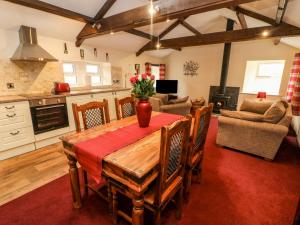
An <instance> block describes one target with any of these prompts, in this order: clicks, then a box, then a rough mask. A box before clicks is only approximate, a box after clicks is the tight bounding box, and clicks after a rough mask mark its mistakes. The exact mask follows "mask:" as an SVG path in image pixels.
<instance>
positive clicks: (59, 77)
mask: <svg viewBox="0 0 300 225" xmlns="http://www.w3.org/2000/svg"><path fill="white" fill-rule="evenodd" d="M37 33H38V31H37ZM38 42H39V45H40V46H41V47H43V48H44V49H45V50H47V51H48V52H49V53H50V54H52V55H53V56H54V57H56V58H57V59H58V60H59V62H51V63H32V62H26V63H15V62H12V61H10V60H9V59H10V57H11V56H12V55H13V53H14V52H15V50H16V49H17V47H18V45H19V34H18V32H17V31H11V30H3V29H0V95H6V94H20V93H24V92H25V93H31V92H34V91H36V92H41V91H45V92H49V91H51V89H52V87H53V82H54V81H63V72H62V66H61V63H62V62H63V61H83V60H82V59H81V58H80V49H83V50H84V56H85V57H84V61H88V62H105V61H106V53H108V55H109V63H111V65H112V66H116V67H119V68H121V70H122V76H121V81H120V84H121V86H123V87H124V86H125V75H127V77H126V80H128V79H129V76H130V75H131V74H133V73H134V64H141V72H143V71H144V64H145V63H146V62H151V63H163V62H164V60H163V59H162V58H156V57H151V56H148V55H145V54H144V55H141V56H139V57H136V56H135V53H129V52H124V51H117V50H111V49H102V48H101V49H100V48H97V52H98V54H97V57H95V55H94V47H93V46H87V45H82V46H81V47H80V48H77V47H76V46H75V43H74V42H70V41H64V40H60V39H55V38H51V37H45V36H40V35H38ZM64 43H67V47H68V54H64ZM38 71H40V72H38ZM8 82H12V83H15V89H10V90H8V89H7V87H6V83H8ZM126 86H127V87H129V86H130V84H129V83H128V82H127V83H126Z"/></svg>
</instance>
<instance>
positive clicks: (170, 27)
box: [136, 17, 187, 56]
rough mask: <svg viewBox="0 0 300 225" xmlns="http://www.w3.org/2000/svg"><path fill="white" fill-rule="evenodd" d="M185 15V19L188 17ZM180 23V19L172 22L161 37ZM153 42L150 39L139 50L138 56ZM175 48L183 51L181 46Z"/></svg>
mask: <svg viewBox="0 0 300 225" xmlns="http://www.w3.org/2000/svg"><path fill="white" fill-rule="evenodd" d="M186 18H187V17H185V18H184V19H186ZM179 24H180V20H176V21H175V22H174V23H172V24H171V25H170V26H169V27H167V29H165V30H164V31H163V32H162V33H161V34H160V35H159V38H160V39H161V38H163V37H165V36H166V35H167V34H168V33H170V32H171V31H172V30H173V29H174V28H175V27H177V26H178V25H179ZM149 44H151V41H149V42H148V43H147V44H145V45H144V46H143V47H142V48H141V49H140V50H138V51H137V53H136V56H140V55H141V54H142V53H143V52H144V51H145V50H144V49H145V48H146V47H147V46H148V45H149ZM173 49H175V50H178V51H181V48H173Z"/></svg>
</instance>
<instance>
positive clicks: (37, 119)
mask: <svg viewBox="0 0 300 225" xmlns="http://www.w3.org/2000/svg"><path fill="white" fill-rule="evenodd" d="M31 116H32V122H33V130H34V134H40V133H44V132H47V131H51V130H56V129H59V128H63V127H67V126H69V121H68V112H67V105H66V104H56V105H47V106H37V107H32V108H31Z"/></svg>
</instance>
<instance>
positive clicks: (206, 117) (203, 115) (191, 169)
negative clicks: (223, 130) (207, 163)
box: [184, 103, 213, 201]
mask: <svg viewBox="0 0 300 225" xmlns="http://www.w3.org/2000/svg"><path fill="white" fill-rule="evenodd" d="M212 110H213V103H210V104H209V105H208V106H203V107H202V108H200V109H197V110H196V113H195V119H194V124H193V130H192V135H191V137H190V145H189V152H188V157H187V163H186V172H185V191H184V192H185V193H184V195H185V198H186V200H187V201H188V200H189V194H190V189H191V184H192V176H193V174H196V177H197V182H200V177H201V166H202V160H203V154H204V145H205V141H206V136H207V133H208V128H209V124H210V119H211V114H212Z"/></svg>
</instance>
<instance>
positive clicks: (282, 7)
mask: <svg viewBox="0 0 300 225" xmlns="http://www.w3.org/2000/svg"><path fill="white" fill-rule="evenodd" d="M288 2H289V1H288V0H279V3H278V8H277V13H276V19H275V23H276V24H277V25H278V24H280V23H281V22H282V18H283V16H284V13H285V11H286V7H287V4H288Z"/></svg>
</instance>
